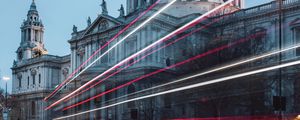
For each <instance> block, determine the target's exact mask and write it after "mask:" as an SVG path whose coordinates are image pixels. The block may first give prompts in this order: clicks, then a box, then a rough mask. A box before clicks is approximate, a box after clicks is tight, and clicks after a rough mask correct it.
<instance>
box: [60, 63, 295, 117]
mask: <svg viewBox="0 0 300 120" xmlns="http://www.w3.org/2000/svg"><path fill="white" fill-rule="evenodd" d="M298 64H300V60H298V61H294V62H289V63H285V64H281V65H276V66H272V67H267V68H263V69H259V70H254V71H250V72H245V73H240V74H236V75H232V76H227V77H223V78H219V79H213V80H209V81H206V82H201V83H197V84H192V85H188V86H184V87H179V88H175V89H171V90H167V91H163V92H159V93H155V94H150V95H145V96H142V97H137V98H133V99H129V100H125V101H122V102H118V103H115V104H111V105H107V106H104V107H100V108H96V109H92V110H88V111H85V112H80V113H76V114H73V115H68V116H63V117H59V118H55V119H54V120H61V119H66V118H70V117H74V116H78V115H82V114H86V113H90V112H94V111H98V110H102V109H106V108H110V107H114V106H117V105H121V104H124V103H128V102H132V101H137V100H142V99H146V98H151V97H155V96H160V95H165V94H169V93H174V92H179V91H183V90H189V89H193V88H197V87H202V86H206V85H211V84H215V83H220V82H225V81H229V80H232V79H236V78H241V77H245V76H249V75H254V74H258V73H263V72H267V71H271V70H276V69H280V68H285V67H289V66H294V65H298Z"/></svg>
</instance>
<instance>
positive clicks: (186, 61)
mask: <svg viewBox="0 0 300 120" xmlns="http://www.w3.org/2000/svg"><path fill="white" fill-rule="evenodd" d="M264 34H265V32H258V33H256V34H253V35H250V36H249V37H247V38H244V39H241V40H239V41H236V42H233V43H230V44H228V45H224V46H221V47H218V48H215V49H213V50H210V51H207V52H205V53H202V54H199V55H197V56H195V57H192V58H189V59H187V60H185V61H182V62H179V63H176V64H174V65H171V66H169V67H166V68H163V69H159V70H157V71H154V72H151V73H149V74H146V75H143V76H141V77H138V78H136V79H134V80H132V81H130V82H127V83H125V84H123V85H120V86H118V87H115V88H113V89H110V90H108V91H105V92H103V93H101V94H98V95H96V96H94V97H91V98H89V99H86V100H84V101H81V102H79V103H76V104H73V105H70V106H68V107H65V108H63V110H64V111H65V110H68V109H70V108H73V107H76V106H78V105H82V104H84V103H87V102H89V101H91V100H93V99H96V98H98V97H101V96H103V95H105V94H108V93H111V92H114V91H116V90H118V89H121V88H123V87H126V86H129V85H131V84H132V83H135V82H138V81H140V80H142V79H144V78H147V77H150V76H153V75H155V74H158V73H161V72H164V71H166V70H168V69H171V68H174V67H178V66H181V65H183V64H186V63H188V62H191V61H193V60H196V59H199V58H203V57H205V56H207V55H211V54H214V53H216V52H219V51H221V50H224V49H227V48H230V47H232V46H234V45H237V44H240V43H243V42H246V41H248V40H250V39H252V38H255V37H257V36H260V35H264Z"/></svg>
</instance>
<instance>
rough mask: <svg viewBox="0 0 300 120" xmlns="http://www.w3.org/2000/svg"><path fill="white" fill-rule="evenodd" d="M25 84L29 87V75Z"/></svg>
mask: <svg viewBox="0 0 300 120" xmlns="http://www.w3.org/2000/svg"><path fill="white" fill-rule="evenodd" d="M27 86H28V87H29V76H28V77H27Z"/></svg>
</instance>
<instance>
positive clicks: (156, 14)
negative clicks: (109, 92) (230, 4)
mask: <svg viewBox="0 0 300 120" xmlns="http://www.w3.org/2000/svg"><path fill="white" fill-rule="evenodd" d="M231 1H232V0H231ZM175 2H176V0H172V1H171V2H169V3H168V4H166V5H165V6H164V7H163V8H162V9H160V10H159V11H157V12H156V13H155V14H154V15H152V16H150V17H149V18H148V19H147V20H146V21H144V22H143V23H141V24H140V25H139V26H138V27H137V28H135V29H134V30H132V31H131V32H130V33H129V34H127V35H126V36H125V37H124V38H122V39H121V40H120V41H118V42H117V43H116V44H114V45H113V46H112V47H111V48H109V49H108V50H107V51H106V52H104V53H103V54H102V55H101V56H99V57H98V58H97V59H96V60H95V61H93V62H92V63H91V64H89V65H88V66H87V67H86V68H85V69H83V70H82V71H81V72H80V73H79V74H81V73H82V72H83V71H85V70H87V68H89V67H91V66H92V64H94V63H96V62H97V61H98V60H99V59H101V58H102V57H103V56H104V55H106V54H107V53H108V52H109V51H111V50H112V49H113V48H115V47H116V46H117V45H119V44H120V43H121V42H123V41H124V40H125V39H127V38H128V37H129V36H130V35H132V34H133V33H135V32H136V31H137V30H139V29H140V28H142V27H143V26H144V25H146V24H147V23H148V22H150V21H151V20H152V19H153V18H155V17H156V16H158V15H159V14H160V13H161V12H163V11H164V10H165V9H167V8H168V7H169V6H171V5H172V4H173V3H175ZM159 42H160V41H159ZM159 42H156V43H155V44H157V43H159ZM155 44H154V45H155ZM151 45H152V46H154V45H153V44H151ZM151 45H150V46H148V47H147V48H145V49H143V50H141V51H140V52H138V53H136V54H134V55H132V56H131V57H129V58H127V59H125V60H123V61H122V62H120V63H118V64H117V65H115V66H114V67H111V68H110V69H108V70H106V71H105V72H103V73H102V74H100V75H99V76H97V77H96V78H94V79H92V80H90V81H89V82H87V83H86V84H84V85H83V86H81V87H79V88H78V89H76V90H75V91H73V92H72V93H70V94H68V95H67V96H65V97H63V98H62V99H60V100H58V101H56V102H55V103H53V104H51V105H50V106H48V107H46V108H45V110H48V109H50V108H52V107H53V106H55V105H57V104H59V103H60V102H62V101H63V100H65V99H66V98H68V97H70V96H71V95H73V94H74V93H77V92H78V91H80V90H81V89H83V88H84V87H86V86H87V85H89V84H90V83H92V82H94V81H95V80H97V79H98V78H100V77H102V76H103V75H105V74H107V73H109V72H110V71H111V70H113V69H115V68H118V67H119V66H120V65H121V64H123V63H125V62H126V61H128V60H130V59H131V58H133V57H135V56H136V55H138V54H140V53H142V52H144V51H146V50H147V49H149V48H151V47H152V46H151ZM79 74H77V75H76V76H75V77H74V78H76V77H78V76H79ZM73 80H74V79H72V80H70V81H69V82H67V83H66V85H67V84H69V83H70V82H71V81H73Z"/></svg>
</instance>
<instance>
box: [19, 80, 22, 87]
mask: <svg viewBox="0 0 300 120" xmlns="http://www.w3.org/2000/svg"><path fill="white" fill-rule="evenodd" d="M21 87H22V79H19V88H21Z"/></svg>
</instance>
